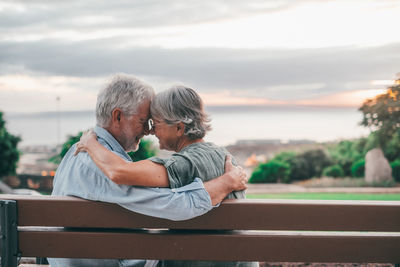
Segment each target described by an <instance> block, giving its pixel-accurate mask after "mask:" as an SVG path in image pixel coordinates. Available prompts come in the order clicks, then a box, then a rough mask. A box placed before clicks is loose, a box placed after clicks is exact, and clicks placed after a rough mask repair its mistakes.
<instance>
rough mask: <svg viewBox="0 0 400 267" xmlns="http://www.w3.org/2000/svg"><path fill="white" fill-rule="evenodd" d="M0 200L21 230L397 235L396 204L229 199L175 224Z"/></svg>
mask: <svg viewBox="0 0 400 267" xmlns="http://www.w3.org/2000/svg"><path fill="white" fill-rule="evenodd" d="M0 198H1V199H15V200H17V202H18V225H19V226H65V227H99V228H171V229H215V230H229V229H240V230H321V231H385V232H389V231H393V232H400V201H315V200H312V201H299V200H296V201H293V200H261V201H260V200H234V201H231V200H227V201H224V202H223V203H222V204H221V206H220V207H219V208H217V209H214V210H212V211H210V212H209V213H207V214H205V215H203V216H200V217H198V218H194V219H192V220H187V221H181V222H173V221H169V220H165V219H159V218H154V217H150V216H145V215H141V214H137V213H134V212H130V211H128V210H126V209H124V208H122V207H120V206H118V205H116V204H110V203H102V202H94V201H88V200H83V199H79V198H74V197H49V196H47V197H42V196H15V195H2V196H0ZM110 218H112V220H110ZM199 225H201V227H200V226H199Z"/></svg>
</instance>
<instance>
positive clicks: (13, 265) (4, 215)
mask: <svg viewBox="0 0 400 267" xmlns="http://www.w3.org/2000/svg"><path fill="white" fill-rule="evenodd" d="M0 227H1V228H0V252H1V255H0V256H1V266H2V267H3V266H7V267H17V264H18V245H17V202H16V201H14V200H0Z"/></svg>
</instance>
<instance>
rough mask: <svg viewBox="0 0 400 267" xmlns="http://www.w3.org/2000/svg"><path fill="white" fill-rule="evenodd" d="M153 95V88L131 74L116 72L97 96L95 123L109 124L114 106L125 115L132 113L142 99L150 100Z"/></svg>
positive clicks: (103, 125) (101, 125)
mask: <svg viewBox="0 0 400 267" xmlns="http://www.w3.org/2000/svg"><path fill="white" fill-rule="evenodd" d="M153 97H154V89H153V88H152V87H151V86H149V85H147V84H145V83H144V82H142V81H140V80H139V79H137V78H135V77H134V76H132V75H127V74H116V75H114V76H113V77H112V79H111V82H110V83H109V84H108V85H107V86H106V87H105V88H104V89H103V90H101V91H100V92H99V94H98V96H97V104H96V120H97V125H99V126H100V127H108V126H110V123H111V116H112V111H113V110H114V109H115V108H120V109H121V110H122V112H123V113H124V115H126V116H131V115H134V114H136V112H137V109H138V107H139V106H140V104H141V102H142V101H143V100H145V99H149V100H151V99H152V98H153Z"/></svg>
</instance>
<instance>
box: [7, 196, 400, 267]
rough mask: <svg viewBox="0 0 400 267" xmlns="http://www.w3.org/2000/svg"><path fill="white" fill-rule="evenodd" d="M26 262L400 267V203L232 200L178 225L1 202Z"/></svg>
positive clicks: (74, 203)
mask: <svg viewBox="0 0 400 267" xmlns="http://www.w3.org/2000/svg"><path fill="white" fill-rule="evenodd" d="M0 205H1V209H0V214H1V266H7V267H14V266H17V262H18V258H19V257H67V258H131V259H176V260H189V259H190V260H217V261H268V262H342V263H344V262H352V263H356V262H358V263H366V262H369V263H400V201H302V200H228V201H225V202H223V203H222V204H221V206H220V207H219V208H216V209H214V210H212V211H211V212H209V213H207V214H206V215H203V216H201V217H198V218H195V219H192V220H187V221H180V222H173V221H169V220H165V219H158V218H154V217H149V216H144V215H140V214H137V213H134V212H130V211H128V210H125V209H124V208H122V207H120V206H118V205H115V204H109V203H102V202H94V201H88V200H82V199H79V198H74V197H49V196H17V195H0Z"/></svg>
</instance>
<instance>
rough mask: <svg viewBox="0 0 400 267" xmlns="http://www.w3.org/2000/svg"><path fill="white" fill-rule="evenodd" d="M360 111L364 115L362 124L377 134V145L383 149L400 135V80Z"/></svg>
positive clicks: (368, 101)
mask: <svg viewBox="0 0 400 267" xmlns="http://www.w3.org/2000/svg"><path fill="white" fill-rule="evenodd" d="M359 110H360V111H361V112H362V113H363V119H362V121H361V123H360V124H361V125H363V126H365V127H369V128H371V130H372V131H373V132H375V133H376V138H377V143H378V145H379V146H380V147H382V148H383V147H384V146H385V145H386V144H387V142H389V141H390V140H391V139H392V137H393V136H394V135H395V134H396V133H397V134H399V133H400V79H398V80H396V81H395V85H393V86H390V87H389V88H388V89H387V90H386V93H384V94H380V95H377V96H376V97H375V98H372V99H367V100H366V101H365V102H364V103H363V104H362V106H361V107H360V109H359Z"/></svg>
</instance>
